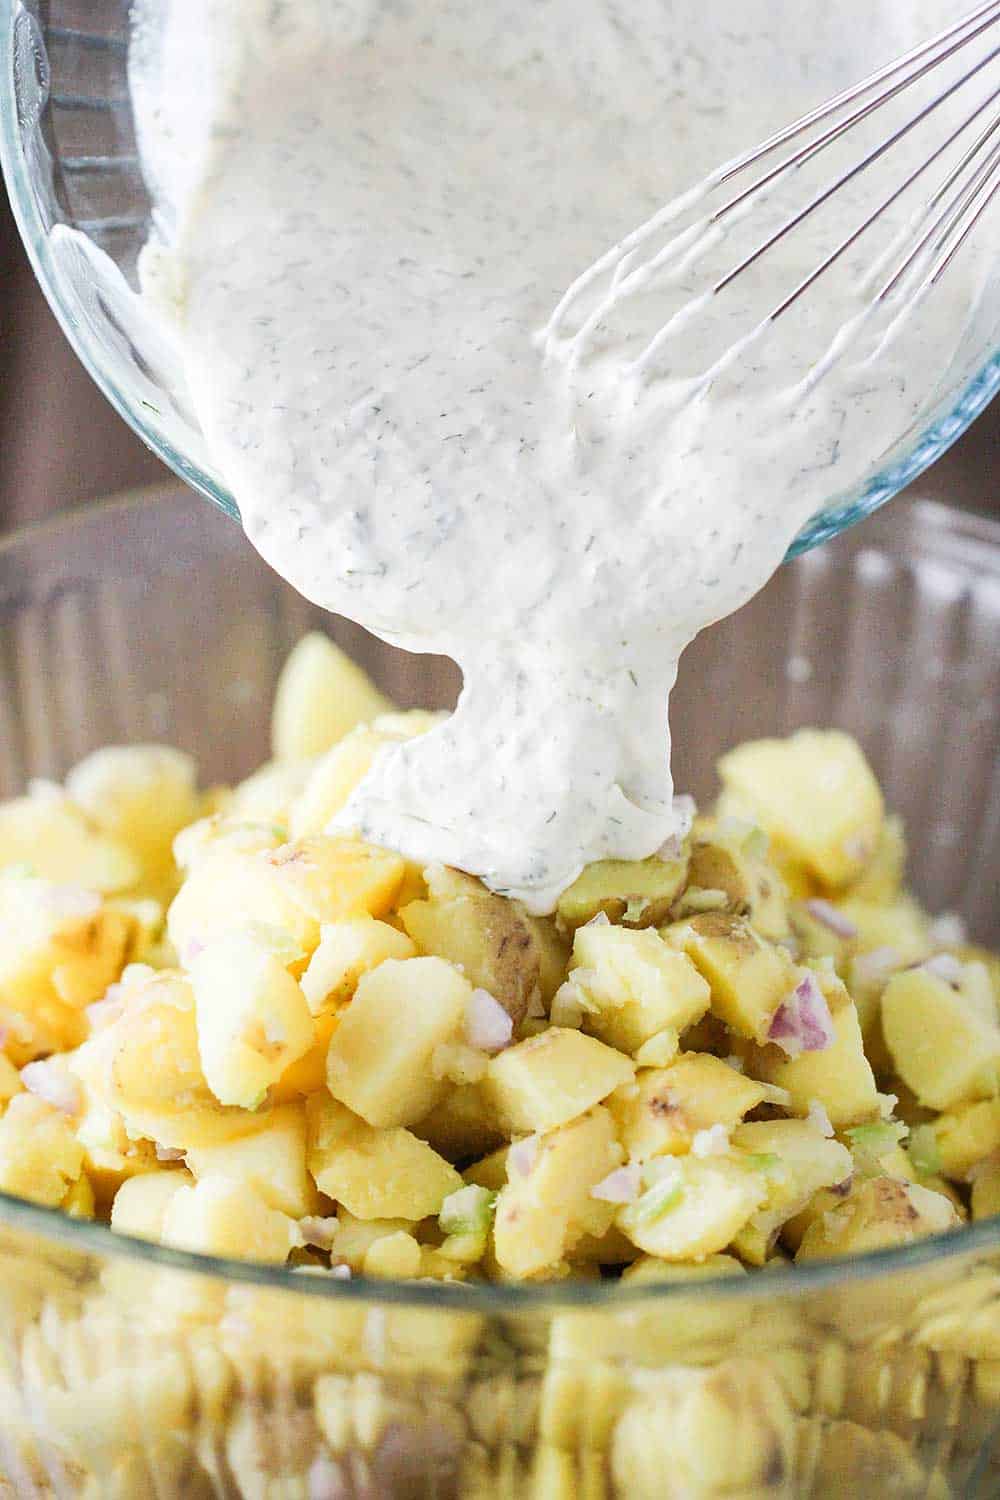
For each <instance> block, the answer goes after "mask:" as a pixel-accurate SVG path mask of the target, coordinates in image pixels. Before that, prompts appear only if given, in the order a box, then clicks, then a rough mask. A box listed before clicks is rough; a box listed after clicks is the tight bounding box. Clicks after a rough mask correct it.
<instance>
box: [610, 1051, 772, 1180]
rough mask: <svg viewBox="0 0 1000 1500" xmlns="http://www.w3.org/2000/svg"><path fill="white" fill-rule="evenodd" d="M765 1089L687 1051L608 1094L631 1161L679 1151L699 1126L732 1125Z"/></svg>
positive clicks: (704, 1055)
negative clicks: (663, 1065) (667, 1065)
mask: <svg viewBox="0 0 1000 1500" xmlns="http://www.w3.org/2000/svg"><path fill="white" fill-rule="evenodd" d="M766 1092H767V1090H766V1089H765V1088H763V1087H762V1086H761V1085H760V1084H759V1083H756V1082H755V1081H754V1080H753V1079H752V1078H747V1077H745V1076H744V1075H743V1074H742V1073H737V1072H736V1070H735V1069H734V1068H730V1067H729V1066H728V1065H727V1064H726V1063H724V1062H720V1060H719V1059H718V1058H717V1057H711V1056H710V1055H709V1054H708V1053H700V1052H690V1053H685V1054H683V1055H682V1056H681V1057H679V1058H678V1059H677V1061H676V1062H674V1063H671V1065H670V1066H669V1067H667V1068H644V1069H642V1070H641V1071H640V1072H639V1073H638V1074H637V1075H636V1080H635V1083H634V1084H626V1085H625V1086H624V1087H623V1088H620V1089H617V1090H616V1091H615V1093H613V1094H612V1095H611V1097H610V1098H609V1100H608V1108H609V1109H610V1111H611V1113H612V1114H613V1115H614V1118H615V1124H616V1126H617V1130H618V1139H619V1140H620V1141H621V1143H622V1145H623V1146H624V1147H625V1154H626V1155H627V1156H628V1158H629V1160H630V1161H647V1160H648V1159H649V1158H650V1157H651V1156H659V1155H661V1154H662V1153H664V1152H668V1153H670V1154H671V1155H683V1154H684V1152H686V1151H690V1149H691V1142H692V1140H693V1138H694V1136H695V1135H696V1134H697V1133H698V1132H699V1131H700V1130H709V1129H711V1128H712V1127H713V1126H714V1125H723V1126H725V1128H726V1129H727V1130H731V1129H732V1128H733V1127H734V1126H735V1125H738V1124H739V1122H740V1120H742V1118H743V1116H744V1115H745V1114H748V1113H749V1112H750V1110H752V1109H755V1108H756V1106H757V1105H758V1104H760V1103H761V1101H762V1100H763V1099H764V1097H765V1095H766Z"/></svg>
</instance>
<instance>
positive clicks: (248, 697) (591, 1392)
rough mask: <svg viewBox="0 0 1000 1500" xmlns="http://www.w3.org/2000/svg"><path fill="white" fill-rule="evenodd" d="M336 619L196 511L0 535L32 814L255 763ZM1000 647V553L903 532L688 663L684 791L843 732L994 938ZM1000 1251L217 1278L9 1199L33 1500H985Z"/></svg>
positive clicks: (780, 595) (22, 1423) (371, 663)
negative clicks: (60, 795) (55, 789)
mask: <svg viewBox="0 0 1000 1500" xmlns="http://www.w3.org/2000/svg"><path fill="white" fill-rule="evenodd" d="M320 622H321V616H320V614H319V612H318V611H316V610H314V609H312V607H311V606H309V605H307V604H305V603H304V602H303V601H302V600H301V599H299V598H298V597H297V596H296V595H294V594H293V593H292V591H291V590H289V589H288V588H287V587H286V586H285V585H284V584H282V583H281V582H280V581H279V580H278V579H277V578H276V577H275V576H274V575H273V574H272V573H271V572H270V571H269V570H268V569H267V568H266V567H265V565H264V564H263V563H262V562H261V561H260V559H259V558H258V557H257V556H256V554H255V553H254V552H253V551H252V549H251V548H250V547H249V546H248V545H247V544H246V542H245V540H244V539H243V537H242V536H241V534H240V533H239V531H238V530H237V529H236V528H234V527H233V526H231V525H230V524H229V523H228V522H227V521H226V520H225V519H224V518H223V517H221V516H219V515H217V514H215V513H213V512H212V511H210V510H209V509H208V508H207V507H205V506H203V505H201V504H200V503H199V502H198V501H197V500H196V499H195V498H194V497H193V496H191V495H190V494H189V493H186V492H185V491H183V490H181V489H179V488H175V489H164V490H160V491H154V492H150V493H148V494H147V495H146V496H145V497H139V498H137V499H135V500H132V501H127V500H126V501H124V502H118V503H116V502H109V503H108V504H106V505H104V506H100V507H97V508H95V509H94V510H92V511H89V512H86V511H85V512H78V513H76V514H74V515H71V516H68V517H66V518H64V519H62V520H60V521H57V522H53V523H50V524H48V525H44V526H41V527H38V528H36V529H34V530H31V531H28V532H25V533H24V534H22V535H21V536H20V537H17V538H14V539H13V540H10V541H8V542H6V543H3V544H0V795H10V794H12V793H14V792H16V791H18V790H20V789H21V787H22V786H23V784H24V782H25V780H26V778H28V777H30V776H36V775H42V776H46V775H49V776H61V775H62V774H63V773H64V772H65V770H66V769H67V767H68V766H69V765H70V764H71V763H72V762H73V760H75V759H76V758H77V757H79V756H80V755H82V754H84V753H85V752H86V751H87V750H89V749H92V748H94V747H96V746H98V745H100V744H103V743H106V742H108V741H114V740H121V741H129V740H131V741H141V740H150V739H154V740H155V739H161V740H166V741H168V742H171V743H177V744H180V745H183V746H184V747H185V748H187V749H189V750H191V751H193V752H194V753H195V754H196V755H197V756H198V757H199V760H200V761H201V763H202V766H203V769H204V774H205V778H206V780H212V779H215V778H232V777H235V776H239V775H242V774H243V773H245V772H246V771H248V770H250V769H251V768H252V767H253V766H254V765H256V764H257V763H258V762H259V761H260V760H261V759H262V758H263V757H264V756H266V754H267V738H268V732H267V726H268V715H269V708H270V701H271V694H272V691H273V687H274V682H275V678H276V675H277V672H278V670H279V667H280V664H281V661H282V659H283V656H284V653H285V652H286V650H287V649H288V647H289V646H290V644H291V643H292V642H293V641H294V640H295V639H296V638H297V637H298V636H299V635H300V634H301V632H302V631H303V630H305V629H307V628H309V627H310V626H311V625H314V624H316V623H320ZM326 623H327V624H328V625H330V624H333V625H334V629H335V632H336V633H337V634H338V638H339V639H340V640H341V641H342V643H343V644H344V645H345V646H346V647H347V649H349V650H351V651H352V652H353V653H354V654H355V655H356V656H357V657H358V658H359V659H360V660H361V661H363V662H364V664H365V665H366V666H368V667H369V668H370V669H371V670H372V671H373V672H374V673H375V674H376V676H377V677H378V679H379V681H380V682H381V683H382V684H383V686H385V687H386V688H387V690H389V691H390V692H392V693H393V694H394V695H396V696H397V697H399V698H400V700H401V701H404V702H407V703H414V702H426V703H437V704H441V703H447V702H449V701H450V699H451V697H452V696H453V693H454V688H455V674H454V671H453V669H452V668H451V667H450V665H449V664H447V663H442V662H439V661H435V660H433V659H429V658H425V659H420V658H416V659H415V658H411V657H406V656H404V655H402V654H401V653H398V652H394V651H393V650H391V648H389V647H387V646H384V645H382V644H381V643H379V642H376V641H374V640H372V639H371V638H370V637H368V636H366V635H365V634H364V632H362V631H360V630H358V629H357V628H356V627H352V626H348V625H345V624H342V623H341V624H336V623H334V622H330V621H327V622H326ZM998 625H1000V527H996V526H992V525H990V524H989V523H984V522H977V521H974V520H970V519H967V518H962V517H960V516H957V515H955V514H953V513H949V512H946V511H943V510H942V509H941V508H939V507H936V506H929V505H920V504H914V505H909V506H904V505H901V506H899V507H895V508H893V509H892V510H890V511H885V512H882V513H881V514H880V515H879V516H877V517H874V518H873V519H872V520H871V521H869V522H868V523H867V524H866V525H865V526H864V527H861V528H857V529H855V530H854V531H852V532H850V533H849V534H847V535H845V536H842V537H840V538H839V539H838V540H836V541H835V542H832V543H831V544H830V545H829V546H828V547H826V548H823V549H822V550H821V551H818V552H812V553H810V554H808V556H806V557H803V558H800V559H798V560H797V561H796V562H795V563H794V564H793V565H792V566H790V567H789V568H786V569H783V570H782V571H781V573H780V574H779V575H777V576H776V577H775V579H773V580H772V582H771V584H770V585H769V586H768V588H767V589H766V590H765V591H764V593H763V594H762V595H761V597H760V598H759V599H758V600H757V601H755V602H754V603H753V604H752V605H751V606H750V607H749V608H748V609H747V610H746V611H744V612H743V613H742V614H741V615H740V616H738V617H737V618H736V619H735V620H731V621H727V622H724V623H723V624H722V625H720V626H718V627H716V628H715V629H714V630H713V631H711V632H709V633H707V634H706V636H705V637H704V638H703V639H702V640H700V641H699V642H698V643H697V644H696V645H695V646H694V647H693V648H692V650H691V651H690V652H689V653H688V656H687V657H686V659H685V661H684V663H683V667H682V674H681V680H680V683H679V685H678V695H677V700H676V703H675V709H674V722H675V727H676V729H677V740H678V748H677V764H678V773H679V781H680V784H681V785H682V786H690V787H693V788H694V789H695V790H696V791H697V792H698V793H699V794H700V795H701V796H703V797H704V796H706V795H707V794H708V793H709V791H710V783H711V762H712V760H713V758H714V756H715V755H716V754H717V753H718V751H720V750H721V749H723V748H724V747H725V746H727V745H729V744H731V743H732V742H733V741H735V740H737V739H739V738H742V737H746V736H748V735H755V734H761V733H773V732H785V731H787V730H789V729H791V728H793V727H795V726H796V725H799V724H806V723H817V724H828V723H833V724H839V725H842V726H844V727H845V728H848V729H850V730H852V731H853V732H855V733H856V734H858V735H859V737H860V738H861V740H862V742H863V744H864V746H865V748H866V750H867V751H868V753H869V754H870V755H871V757H872V759H873V761H874V763H875V765H876V767H877V769H878V770H879V773H880V775H881V776H882V778H883V781H884V784H885V786H886V788H887V793H888V799H889V802H890V804H891V805H892V806H894V807H898V808H900V809H901V810H902V811H904V813H905V814H906V816H907V819H908V821H909V824H910V828H911V835H912V838H911V842H912V849H913V855H912V859H913V869H914V875H915V877H916V884H917V885H918V886H919V887H920V888H921V889H922V890H923V891H924V893H925V894H926V895H927V896H928V897H929V899H930V900H932V901H933V902H934V903H935V904H937V905H940V904H945V905H954V906H957V907H958V908H959V909H960V910H962V911H964V912H965V914H966V915H967V916H968V917H969V919H970V920H971V921H972V922H973V923H974V924H975V925H976V928H977V930H978V932H979V935H980V936H982V937H983V938H989V937H991V936H992V937H993V938H994V939H996V938H997V936H998V934H1000V920H998V918H1000V913H998V901H997V891H998V887H1000V863H998V861H1000V849H998V844H1000V840H998V839H997V831H998V827H1000V776H998V766H1000V729H998V725H997V721H996V715H995V712H994V710H995V706H996V703H997V701H998V696H1000V693H998V690H1000V660H998V652H997V649H996V642H997V639H998ZM998 1241H1000V1225H994V1224H992V1223H984V1224H981V1225H979V1226H978V1227H977V1228H976V1229H975V1230H974V1231H972V1232H971V1233H970V1234H969V1235H968V1236H966V1237H961V1238H960V1237H955V1238H953V1239H951V1240H949V1241H947V1242H938V1244H937V1245H934V1244H928V1243H927V1242H925V1243H924V1244H923V1245H917V1246H914V1247H912V1248H911V1249H910V1250H903V1251H901V1252H895V1253H892V1254H891V1255H890V1256H889V1257H888V1259H886V1258H885V1257H883V1258H882V1259H881V1260H880V1259H879V1258H878V1257H874V1258H873V1257H871V1256H869V1257H866V1258H864V1259H863V1260H861V1261H858V1262H855V1263H853V1264H851V1263H843V1264H842V1265H840V1266H837V1265H828V1266H825V1267H824V1266H818V1267H815V1268H813V1269H812V1270H809V1271H807V1270H805V1269H802V1270H799V1271H794V1270H791V1269H789V1270H787V1271H782V1270H777V1271H771V1272H768V1273H767V1274H766V1275H763V1274H762V1275H759V1276H757V1277H751V1278H746V1279H744V1280H742V1281H740V1282H739V1283H734V1282H730V1283H728V1284H726V1283H718V1282H716V1283H714V1284H712V1285H705V1286H703V1287H701V1288H696V1289H695V1290H693V1291H685V1290H684V1289H683V1288H681V1289H677V1288H667V1287H664V1286H659V1287H656V1286H651V1287H648V1288H645V1289H641V1290H638V1289H637V1290H636V1291H633V1292H631V1293H630V1294H629V1296H628V1298H627V1300H626V1301H625V1302H624V1303H623V1302H622V1300H621V1297H620V1294H618V1298H619V1300H618V1303H617V1305H616V1304H615V1301H614V1298H615V1296H616V1293H615V1289H614V1288H612V1287H609V1286H607V1285H604V1286H602V1285H601V1284H600V1283H580V1284H577V1285H574V1286H569V1285H566V1284H562V1285H556V1286H555V1287H554V1288H553V1289H552V1290H551V1291H550V1292H549V1291H546V1290H545V1289H543V1288H535V1289H533V1290H529V1291H527V1292H526V1293H521V1292H519V1291H518V1290H517V1289H515V1288H505V1287H500V1288H495V1289H482V1290H481V1291H480V1292H477V1291H475V1290H474V1289H473V1290H470V1291H469V1292H463V1290H462V1289H461V1288H457V1289H456V1288H452V1289H450V1290H449V1289H442V1288H440V1287H435V1286H428V1285H418V1286H407V1285H406V1284H399V1285H397V1286H395V1287H389V1286H386V1287H383V1288H379V1287H378V1286H377V1285H374V1284H369V1285H367V1286H366V1285H365V1284H364V1283H361V1282H355V1283H341V1282H334V1283H330V1282H327V1283H320V1282H319V1281H317V1280H316V1279H315V1278H308V1280H305V1281H304V1280H303V1279H302V1278H301V1277H297V1276H296V1275H295V1274H294V1273H287V1272H285V1271H284V1270H275V1269H263V1268H261V1269H255V1268H251V1267H244V1268H242V1269H237V1268H236V1267H234V1266H232V1265H229V1266H226V1265H215V1266H213V1265H211V1264H210V1263H205V1262H198V1261H197V1260H191V1259H190V1258H188V1257H185V1256H183V1255H179V1254H178V1253H176V1252H169V1251H162V1250H158V1249H157V1248H155V1247H152V1246H150V1247H145V1248H143V1249H141V1250H140V1249H139V1248H138V1247H136V1246H130V1245H129V1244H128V1243H127V1242H125V1241H122V1240H116V1239H115V1238H114V1237H113V1236H111V1235H110V1234H109V1233H108V1232H107V1231H105V1230H102V1229H101V1228H100V1227H99V1226H82V1225H79V1224H74V1223H71V1222H70V1221H68V1220H66V1219H64V1218H63V1217H62V1216H61V1215H58V1214H54V1213H53V1212H52V1211H50V1210H44V1209H37V1208H34V1207H31V1206H28V1205H24V1204H18V1203H15V1202H14V1201H13V1200H10V1199H7V1200H4V1199H3V1198H2V1197H0V1495H7V1494H10V1495H11V1496H13V1497H16V1500H27V1497H32V1500H35V1497H38V1500H41V1497H43V1496H44V1497H49V1496H52V1495H56V1496H72V1497H80V1500H97V1497H101V1500H104V1497H105V1496H110V1497H122V1500H123V1497H135V1500H146V1497H148V1496H156V1497H158V1500H191V1497H195V1500H200V1497H202V1496H204V1497H206V1500H208V1497H210V1496H211V1497H218V1496H223V1497H234V1500H277V1497H282V1500H285V1497H296V1500H298V1497H301V1500H375V1497H378V1500H525V1497H529V1500H535V1497H538V1500H542V1497H544V1500H575V1497H577V1496H585V1497H594V1500H733V1497H735V1496H740V1497H744V1500H749V1497H751V1496H752V1497H754V1500H765V1497H774V1500H798V1497H813V1500H844V1497H846V1496H850V1497H851V1500H882V1497H883V1496H884V1495H887V1494H892V1495H899V1496H910V1497H913V1500H917V1497H921V1500H924V1497H927V1496H937V1495H940V1496H942V1497H944V1496H957V1495H969V1496H977V1497H979V1500H988V1497H993V1496H995V1495H996V1494H997V1493H1000V1445H998V1443H997V1434H998V1432H1000V1380H998V1377H997V1371H998V1370H1000V1248H998ZM197 1265H201V1266H202V1267H204V1269H202V1270H196V1269H194V1267H195V1266H197Z"/></svg>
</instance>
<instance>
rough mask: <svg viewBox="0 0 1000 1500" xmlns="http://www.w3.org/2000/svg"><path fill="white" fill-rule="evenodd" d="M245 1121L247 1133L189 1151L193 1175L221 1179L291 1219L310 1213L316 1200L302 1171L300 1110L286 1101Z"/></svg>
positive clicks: (303, 1125) (303, 1124)
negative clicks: (258, 1198)
mask: <svg viewBox="0 0 1000 1500" xmlns="http://www.w3.org/2000/svg"><path fill="white" fill-rule="evenodd" d="M247 1124H248V1130H247V1133H246V1135H240V1136H235V1137H234V1138H233V1140H231V1141H219V1142H215V1143H213V1144H211V1145H207V1146H194V1147H192V1148H191V1150H190V1151H188V1153H187V1164H188V1167H189V1168H190V1169H191V1171H192V1172H193V1173H194V1175H195V1177H196V1178H197V1179H198V1181H199V1182H201V1181H202V1180H203V1179H204V1178H206V1177H226V1178H228V1179H229V1181H231V1182H237V1183H240V1184H242V1185H243V1186H245V1187H247V1188H249V1189H250V1190H251V1191H252V1192H254V1193H256V1194H257V1195H258V1196H259V1197H260V1198H262V1199H263V1201H264V1202H265V1203H267V1204H268V1205H269V1206H270V1207H271V1208H277V1209H280V1211H281V1212H282V1213H283V1214H288V1215H289V1217H290V1218H293V1219H301V1218H304V1217H305V1216H306V1215H307V1214H314V1213H315V1212H316V1211H317V1199H316V1190H315V1188H314V1187H313V1183H312V1180H311V1178H310V1176H309V1173H308V1171H307V1169H306V1116H305V1111H304V1109H302V1107H301V1106H294V1105H285V1106H283V1107H282V1108H280V1109H274V1110H271V1111H270V1113H269V1114H268V1115H266V1116H265V1117H264V1118H263V1119H260V1120H257V1119H250V1120H248V1122H247Z"/></svg>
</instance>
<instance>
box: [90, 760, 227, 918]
mask: <svg viewBox="0 0 1000 1500" xmlns="http://www.w3.org/2000/svg"><path fill="white" fill-rule="evenodd" d="M66 790H67V792H68V793H69V795H70V797H71V798H72V799H73V801H74V802H75V803H76V804H77V806H78V807H82V808H83V810H84V812H85V813H87V815H88V816H89V817H90V818H91V819H92V820H93V822H94V824H95V825H96V827H97V828H99V829H100V830H101V832H102V833H105V834H107V835H108V836H109V837H111V838H112V839H114V840H116V841H117V842H118V843H120V844H123V845H124V846H125V847H126V848H127V849H129V850H130V851H131V852H132V853H133V854H134V855H135V856H136V858H137V859H138V860H139V863H140V865H141V866H142V880H143V885H144V886H145V887H146V888H148V889H151V890H153V891H154V892H157V893H158V892H160V891H162V890H165V889H169V887H170V886H171V885H172V884H173V882H174V879H175V866H174V858H173V842H174V839H175V837H176V836H177V834H178V833H179V832H180V830H181V829H182V828H184V827H186V826H187V824H188V823H193V822H194V821H195V819H196V818H198V817H199V816H200V814H201V800H200V798H199V796H198V788H197V768H196V766H195V763H194V761H193V760H192V758H191V756H190V755H185V754H183V752H182V751H180V750H174V749H172V748H171V747H170V746H168V745H110V746H108V747H106V748H105V749H102V750H95V751H94V753H93V754H92V755H88V756H87V757H86V759H85V760H82V761H80V763H79V765H77V766H76V767H74V769H73V770H72V771H71V772H70V773H69V775H68V776H67V778H66Z"/></svg>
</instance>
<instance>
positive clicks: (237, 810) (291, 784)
mask: <svg viewBox="0 0 1000 1500" xmlns="http://www.w3.org/2000/svg"><path fill="white" fill-rule="evenodd" d="M314 765H315V762H314V761H312V760H290V761H276V760H272V761H267V762H266V763H265V764H264V765H262V766H261V768H260V770H259V771H254V773H253V775H252V776H248V777H247V778H246V780H245V781H241V782H240V784H239V786H237V787H235V788H234V789H233V795H232V800H231V802H230V803H229V805H228V807H227V808H226V817H227V818H228V819H229V820H231V821H234V822H245V823H268V824H271V825H273V827H274V832H275V835H276V837H277V840H278V842H279V843H280V844H283V843H284V842H285V841H286V840H287V838H288V836H289V833H290V832H291V821H292V806H293V804H294V803H295V802H296V801H297V800H298V798H299V797H300V796H301V795H302V793H303V791H304V790H305V786H306V782H307V781H308V780H309V776H310V774H311V772H312V769H313V766H314Z"/></svg>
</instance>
